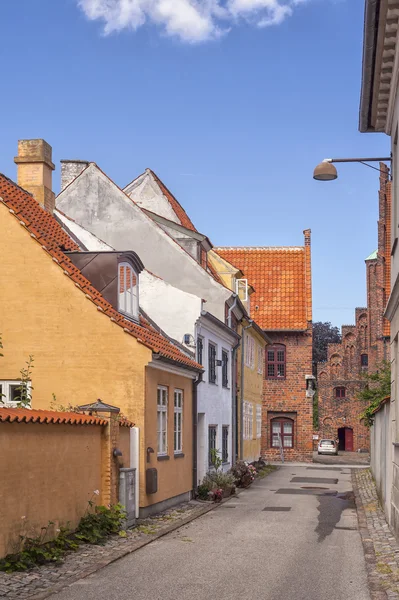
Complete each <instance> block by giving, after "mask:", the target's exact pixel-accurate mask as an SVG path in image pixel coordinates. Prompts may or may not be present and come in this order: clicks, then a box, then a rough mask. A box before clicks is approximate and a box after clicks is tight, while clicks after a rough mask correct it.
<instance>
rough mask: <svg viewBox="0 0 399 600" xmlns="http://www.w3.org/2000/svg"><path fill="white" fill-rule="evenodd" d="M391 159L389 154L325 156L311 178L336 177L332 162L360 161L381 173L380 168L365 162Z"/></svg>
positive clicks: (319, 179)
mask: <svg viewBox="0 0 399 600" xmlns="http://www.w3.org/2000/svg"><path fill="white" fill-rule="evenodd" d="M391 160H392V158H391V157H390V156H389V157H387V156H385V157H383V158H325V159H324V160H323V162H321V163H320V164H319V165H317V167H316V168H315V170H314V171H313V179H316V180H317V181H333V180H334V179H337V177H338V173H337V169H336V168H335V167H334V165H333V163H351V162H356V163H361V164H362V165H365V166H366V167H370V169H374V170H375V171H379V172H380V173H381V169H377V167H373V166H372V165H368V164H367V163H369V162H385V161H391Z"/></svg>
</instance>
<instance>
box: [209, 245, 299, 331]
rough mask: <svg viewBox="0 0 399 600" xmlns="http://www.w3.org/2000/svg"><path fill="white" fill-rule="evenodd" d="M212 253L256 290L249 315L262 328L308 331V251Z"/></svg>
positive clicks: (228, 250) (222, 250)
mask: <svg viewBox="0 0 399 600" xmlns="http://www.w3.org/2000/svg"><path fill="white" fill-rule="evenodd" d="M309 243H310V238H309ZM214 251H215V252H217V253H218V254H219V255H220V256H221V257H222V258H224V259H225V260H227V261H228V262H229V263H231V264H232V265H233V266H234V267H235V268H236V269H239V270H240V271H242V272H243V273H244V278H247V279H248V283H249V284H250V285H252V286H253V287H254V288H255V291H254V293H253V294H251V316H252V317H253V318H254V319H256V321H257V323H258V324H259V326H260V327H261V328H262V329H264V330H266V331H273V330H274V331H283V330H305V329H307V327H308V321H310V320H311V314H310V313H309V307H310V310H311V297H310V298H309V297H308V296H309V295H310V296H311V288H310V280H309V281H307V277H310V264H309V265H308V266H307V265H306V262H307V258H306V257H307V256H308V252H309V260H310V248H309V250H308V249H307V248H306V249H305V248H304V247H281V248H273V247H265V248H262V247H260V248H256V247H255V248H239V247H238V248H237V247H236V248H214ZM257 306H258V307H259V308H258V309H257V308H256V307H257Z"/></svg>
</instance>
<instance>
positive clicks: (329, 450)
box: [317, 440, 338, 456]
mask: <svg viewBox="0 0 399 600" xmlns="http://www.w3.org/2000/svg"><path fill="white" fill-rule="evenodd" d="M317 454H335V456H336V455H337V454H338V445H337V442H336V441H335V440H320V442H319V445H318V446H317Z"/></svg>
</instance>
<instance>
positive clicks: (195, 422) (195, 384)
mask: <svg viewBox="0 0 399 600" xmlns="http://www.w3.org/2000/svg"><path fill="white" fill-rule="evenodd" d="M201 381H202V373H199V374H198V377H197V379H194V380H193V492H194V494H195V493H196V491H197V487H198V482H197V474H198V449H197V442H198V439H197V438H198V385H199V384H200V383H201Z"/></svg>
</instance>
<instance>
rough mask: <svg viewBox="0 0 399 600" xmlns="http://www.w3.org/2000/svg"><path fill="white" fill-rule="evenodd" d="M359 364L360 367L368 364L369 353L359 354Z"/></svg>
mask: <svg viewBox="0 0 399 600" xmlns="http://www.w3.org/2000/svg"><path fill="white" fill-rule="evenodd" d="M360 365H361V366H362V368H363V369H364V368H367V367H368V366H369V355H368V354H361V355H360Z"/></svg>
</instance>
